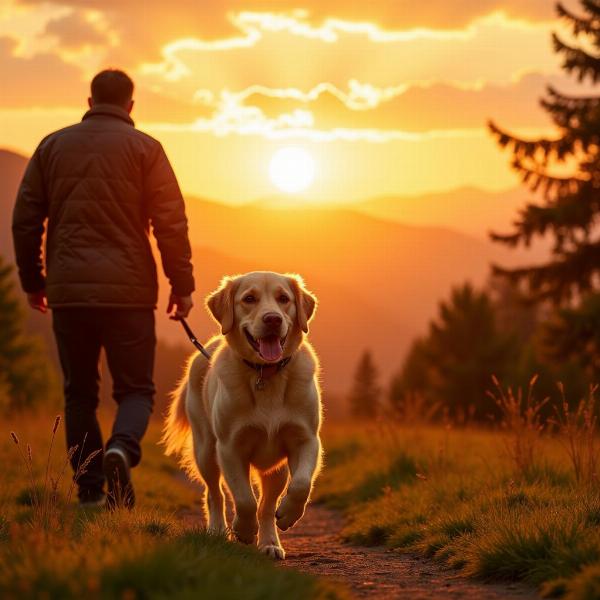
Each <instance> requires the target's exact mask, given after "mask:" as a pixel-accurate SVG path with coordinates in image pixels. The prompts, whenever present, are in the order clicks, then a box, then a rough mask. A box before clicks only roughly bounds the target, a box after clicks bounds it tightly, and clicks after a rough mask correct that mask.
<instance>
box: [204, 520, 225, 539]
mask: <svg viewBox="0 0 600 600" xmlns="http://www.w3.org/2000/svg"><path fill="white" fill-rule="evenodd" d="M228 532H229V530H228V528H227V525H225V523H209V524H208V527H207V528H206V533H208V534H210V535H216V536H226V535H227V534H228Z"/></svg>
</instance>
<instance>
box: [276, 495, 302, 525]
mask: <svg viewBox="0 0 600 600" xmlns="http://www.w3.org/2000/svg"><path fill="white" fill-rule="evenodd" d="M304 506H305V504H304V503H303V502H297V501H295V500H292V499H291V498H290V497H289V496H286V497H285V498H284V499H283V500H282V502H281V504H280V505H279V508H278V509H277V512H276V513H275V518H276V519H277V527H279V529H281V531H285V530H286V529H289V528H290V527H293V526H294V525H295V524H296V522H297V521H298V520H299V519H300V518H301V517H302V515H303V514H304Z"/></svg>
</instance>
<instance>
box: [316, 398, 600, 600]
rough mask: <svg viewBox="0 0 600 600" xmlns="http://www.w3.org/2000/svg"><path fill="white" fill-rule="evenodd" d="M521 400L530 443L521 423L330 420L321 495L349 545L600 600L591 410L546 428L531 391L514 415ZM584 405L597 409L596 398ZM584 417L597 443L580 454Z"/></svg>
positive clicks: (578, 599) (579, 599) (573, 598)
mask: <svg viewBox="0 0 600 600" xmlns="http://www.w3.org/2000/svg"><path fill="white" fill-rule="evenodd" d="M505 394H508V392H506V393H505ZM518 398H519V396H518V395H514V396H511V397H510V398H509V397H508V396H507V395H505V396H504V400H505V401H506V403H507V407H508V408H509V409H510V411H512V412H511V414H512V417H511V418H512V419H513V422H514V423H516V426H515V427H517V428H521V429H520V431H521V433H522V435H523V436H524V437H526V439H525V441H524V440H523V437H520V438H519V436H515V431H514V427H513V428H512V429H511V428H510V427H509V428H508V430H507V428H506V427H505V428H504V429H501V430H499V431H491V430H481V429H479V430H478V429H469V428H463V429H452V428H449V427H441V426H439V427H435V426H428V425H420V426H415V425H414V424H411V425H410V426H406V427H403V426H402V425H392V424H390V423H389V421H388V422H386V423H379V424H377V423H375V424H372V425H370V426H365V425H364V424H354V425H353V424H345V425H343V426H342V425H338V426H334V425H331V426H329V427H328V433H327V439H328V443H326V447H327V448H328V455H331V456H333V461H331V462H329V461H328V460H327V457H326V468H325V469H324V471H323V474H322V478H321V481H320V483H319V485H318V487H317V490H316V499H317V500H319V501H321V502H324V503H326V504H328V505H330V506H333V507H336V508H339V509H342V510H344V511H345V514H346V516H347V524H346V527H345V529H344V531H343V534H344V536H345V538H346V540H347V541H349V542H351V543H357V544H366V545H379V544H385V545H387V546H389V547H390V548H394V549H396V550H397V551H400V552H411V553H418V554H420V555H422V556H424V557H428V558H433V559H435V560H438V561H442V562H444V563H446V564H448V565H450V566H452V567H454V568H456V569H457V570H459V571H461V572H462V573H464V574H466V575H468V576H472V577H476V578H480V579H484V580H494V581H522V582H525V583H528V584H530V585H533V586H535V587H537V588H538V589H539V590H540V591H541V592H542V594H543V595H546V596H563V597H566V598H568V599H569V600H584V599H588V598H599V597H600V490H599V488H598V486H597V485H596V483H597V480H596V479H595V477H591V475H587V476H586V477H583V476H582V473H586V472H587V471H586V469H587V470H588V471H589V465H590V464H595V463H594V462H593V461H594V460H595V458H594V457H593V456H591V454H593V452H592V450H591V449H593V448H595V447H596V446H595V444H596V441H595V439H596V438H595V436H596V435H597V432H595V433H594V436H591V434H590V433H589V427H590V422H591V419H592V417H590V415H589V414H583V413H584V412H585V411H584V408H576V409H575V413H573V414H571V416H570V418H569V421H568V423H569V427H567V426H566V425H565V423H564V419H563V422H562V425H561V422H557V424H556V425H557V427H555V430H554V432H550V431H543V429H542V428H541V427H540V426H539V421H538V420H537V418H536V417H535V412H534V411H535V404H532V400H531V397H530V396H529V397H527V396H526V397H524V398H521V400H520V401H521V402H522V404H521V407H522V410H523V412H522V417H523V420H521V421H519V420H518V419H517V417H516V412H518V408H516V405H515V404H514V402H515V401H516V400H517V399H518ZM532 406H533V408H532ZM585 406H586V407H587V410H588V411H591V410H592V408H591V401H590V400H589V399H588V400H586V404H585ZM562 410H564V408H563V409H562ZM527 411H529V412H527ZM577 411H578V412H577ZM567 417H569V415H567ZM567 417H565V418H567ZM509 420H510V419H509ZM505 423H506V420H505ZM514 423H513V424H514ZM576 423H580V427H581V431H583V433H584V434H585V435H588V439H589V440H591V442H590V443H589V444H588V445H587V446H586V448H581V447H578V449H576V450H575V452H576V456H577V457H579V459H577V458H576V460H573V452H574V451H573V442H572V440H573V438H575V439H578V440H579V439H580V438H581V431H580V432H577V431H575V429H576V427H577V425H576ZM586 432H587V433H586ZM582 464H583V465H586V468H583V467H581V465H582Z"/></svg>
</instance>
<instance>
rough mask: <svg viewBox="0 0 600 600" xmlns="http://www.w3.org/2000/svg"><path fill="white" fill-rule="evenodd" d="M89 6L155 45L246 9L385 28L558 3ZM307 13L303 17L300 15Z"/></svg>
mask: <svg viewBox="0 0 600 600" xmlns="http://www.w3.org/2000/svg"><path fill="white" fill-rule="evenodd" d="M20 3H21V4H24V5H41V4H48V0H20ZM49 3H51V4H54V5H57V6H70V7H72V8H75V9H77V8H81V5H82V3H81V0H50V2H49ZM85 6H86V7H87V8H90V9H95V10H98V11H102V12H103V13H104V14H105V15H106V16H107V17H108V18H109V19H110V21H111V23H112V25H113V27H115V28H116V29H118V30H119V31H120V33H121V34H122V35H121V37H122V38H123V39H126V43H127V44H128V45H129V44H131V45H132V46H135V47H137V48H138V49H143V50H144V51H145V52H147V51H148V50H153V51H156V50H157V49H158V48H160V47H162V46H163V45H164V44H166V43H168V42H170V41H172V40H173V39H177V38H186V37H198V38H202V39H207V40H214V39H224V38H229V37H236V36H238V34H239V33H240V31H239V23H238V22H236V20H235V18H232V15H235V14H239V13H242V12H251V13H272V14H279V15H295V16H296V20H297V21H303V22H304V23H306V24H307V25H308V26H311V27H313V28H318V27H320V26H321V25H322V24H323V22H324V21H326V20H327V19H328V18H333V19H338V20H340V21H346V22H353V23H374V24H376V25H378V26H379V27H380V28H381V29H383V30H386V31H405V30H407V29H414V28H431V29H460V28H463V27H465V26H466V25H468V24H469V23H471V22H472V21H473V20H475V19H477V18H479V17H482V16H485V15H489V14H490V13H492V12H498V11H502V12H504V13H505V14H506V15H508V16H511V17H514V18H521V19H526V20H529V21H531V22H536V21H544V20H549V19H552V18H553V17H554V16H555V14H554V7H553V3H552V2H548V0H527V1H526V2H523V1H522V0H478V1H477V2H474V1H473V0H453V1H452V2H449V1H448V0H427V2H413V0H378V1H377V2H348V1H347V0H307V1H305V2H302V3H300V4H299V3H298V1H297V0H229V1H228V2H226V3H225V2H223V1H222V0H203V1H202V2H198V0H178V2H176V3H171V4H170V5H168V6H165V4H164V3H163V2H160V1H159V0H127V2H123V1H122V0H87V2H86V3H85ZM299 15H301V16H302V19H300V18H299Z"/></svg>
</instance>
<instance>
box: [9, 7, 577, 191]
mask: <svg viewBox="0 0 600 600" xmlns="http://www.w3.org/2000/svg"><path fill="white" fill-rule="evenodd" d="M552 6H553V2H550V1H549V0H478V1H476V2H475V1H473V0H427V2H413V1H412V0H375V1H373V2H364V1H362V0H361V1H349V0H328V1H323V0H297V1H291V0H277V1H275V0H228V1H227V2H225V1H215V0H203V1H202V2H200V1H198V0H178V1H177V2H170V3H165V2H162V1H161V2H158V1H155V0H150V1H149V0H127V1H126V2H125V1H122V0H121V1H117V0H88V1H86V2H82V1H81V0H62V1H60V0H58V1H54V0H50V1H48V0H46V1H44V2H38V1H36V0H0V75H1V76H2V92H1V93H0V147H8V148H12V149H14V150H19V151H21V152H25V153H30V152H32V150H33V149H34V148H35V145H36V144H37V142H38V141H39V139H40V138H41V137H43V136H44V135H45V134H46V133H48V132H49V131H52V130H54V129H57V128H59V127H61V126H64V125H67V124H69V123H71V122H73V121H76V120H78V119H79V118H80V117H81V114H82V112H83V108H84V106H85V98H86V97H87V95H88V81H89V79H90V77H91V76H92V75H93V74H94V73H95V72H96V71H97V70H98V69H100V68H103V67H106V66H113V67H120V68H124V69H126V70H127V71H128V72H129V73H130V74H131V75H132V77H133V78H134V80H135V81H136V84H137V93H136V99H137V105H136V108H135V112H134V118H135V119H136V121H137V124H138V126H139V127H140V128H142V129H144V130H145V131H147V132H149V133H150V134H152V135H154V136H156V137H158V138H159V139H160V140H161V141H162V142H163V144H164V145H165V148H166V149H167V152H168V154H169V156H170V157H171V159H172V162H173V164H174V167H175V170H176V171H177V174H178V176H179V178H180V181H181V184H182V187H183V189H184V190H185V191H186V192H189V193H193V194H196V195H201V196H205V197H213V198H217V199H221V200H225V201H230V202H238V201H247V200H251V199H256V198H263V197H269V196H273V195H274V194H276V190H275V188H274V186H273V184H272V182H271V181H270V180H269V178H268V175H267V173H268V164H269V160H270V157H271V156H272V155H273V153H274V152H275V150H277V149H278V148H280V147H282V146H289V145H294V146H301V147H304V148H306V149H307V150H308V151H309V152H310V153H311V154H312V155H313V157H314V160H315V163H316V178H315V182H314V185H313V186H312V187H311V188H310V189H309V190H307V191H306V192H305V194H304V196H305V197H306V198H308V199H316V198H319V199H325V200H337V201H340V200H353V199H358V198H365V197H369V196H378V195H395V194H402V195H406V194H415V193H420V192H424V191H432V190H443V189H449V188H454V187H457V186H461V185H477V186H481V187H485V188H489V189H501V188H506V187H510V186H513V185H515V183H516V179H515V177H514V175H513V174H512V173H511V172H510V170H509V169H508V166H507V164H508V156H506V155H505V154H503V153H501V152H500V151H499V150H498V149H497V147H496V146H495V144H494V142H493V140H492V139H491V138H490V136H489V135H488V134H487V132H486V131H485V121H486V119H487V118H489V117H493V118H494V119H495V120H497V122H499V123H500V124H502V125H503V126H504V127H506V128H510V129H512V130H513V131H517V132H520V133H522V134H529V135H535V134H537V133H539V132H541V131H544V132H548V131H551V130H549V129H548V121H547V119H546V118H545V115H544V114H543V112H542V111H541V110H540V109H539V108H538V104H537V99H538V97H539V96H540V95H541V94H542V93H543V90H544V87H545V85H546V84H547V83H549V82H551V83H552V84H553V85H555V86H556V87H558V88H559V89H562V90H565V91H573V90H574V89H576V88H575V87H574V84H573V83H572V82H571V81H570V80H568V79H567V78H565V77H564V76H563V75H562V73H561V71H560V69H559V62H558V58H557V57H556V56H555V55H554V54H553V52H552V49H551V44H550V32H551V31H552V30H556V29H559V28H560V26H559V24H558V23H557V22H556V21H555V20H554V15H553V11H552ZM567 6H571V7H572V8H573V10H575V11H576V8H577V5H576V4H575V5H573V2H570V3H569V2H567ZM564 37H565V38H567V39H568V36H567V35H566V34H565V35H564Z"/></svg>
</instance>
